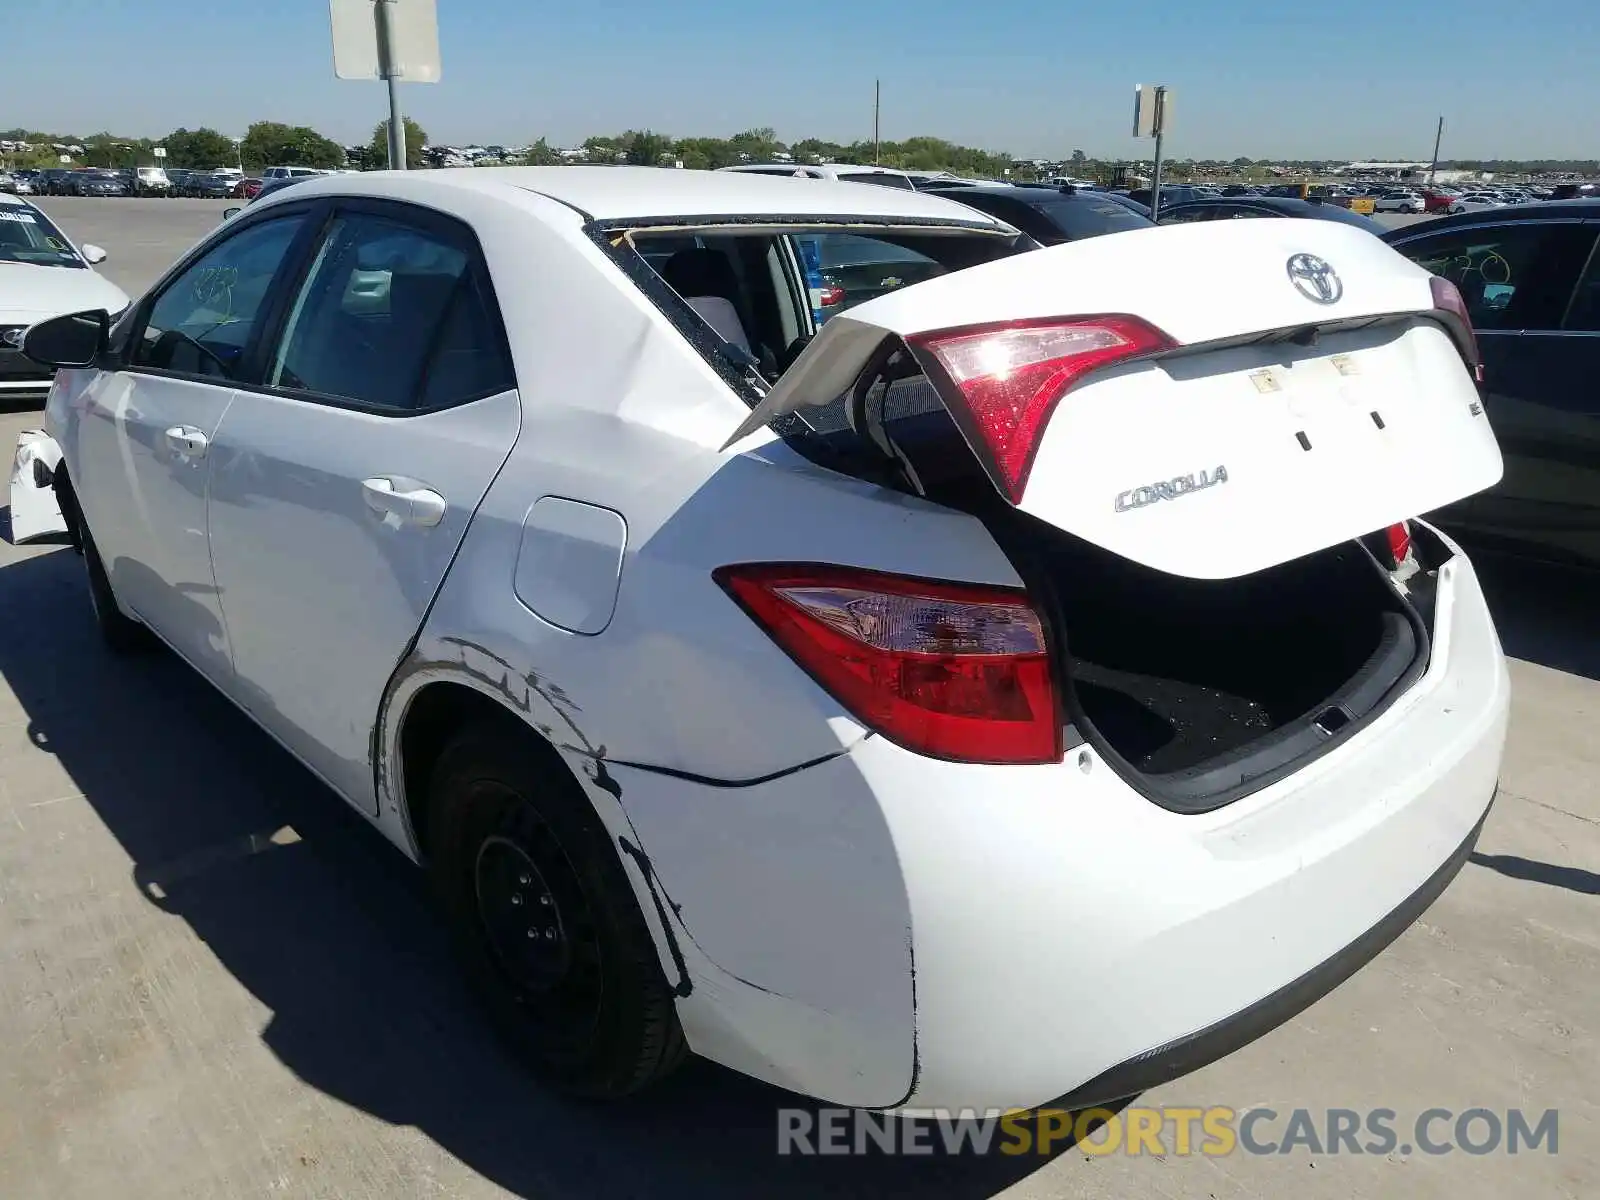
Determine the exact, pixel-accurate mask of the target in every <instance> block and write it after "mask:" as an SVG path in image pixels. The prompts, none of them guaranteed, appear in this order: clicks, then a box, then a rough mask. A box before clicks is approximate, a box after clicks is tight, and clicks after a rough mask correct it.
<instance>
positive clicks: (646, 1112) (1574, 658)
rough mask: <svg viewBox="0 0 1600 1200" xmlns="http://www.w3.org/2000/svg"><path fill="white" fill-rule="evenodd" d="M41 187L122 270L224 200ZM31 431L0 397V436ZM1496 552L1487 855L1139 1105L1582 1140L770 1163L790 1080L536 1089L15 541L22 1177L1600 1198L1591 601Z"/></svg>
mask: <svg viewBox="0 0 1600 1200" xmlns="http://www.w3.org/2000/svg"><path fill="white" fill-rule="evenodd" d="M45 205H46V207H47V208H48V209H49V210H50V211H51V213H52V214H53V215H54V216H56V217H57V218H58V219H59V220H60V221H61V223H62V224H63V226H64V227H65V228H66V229H67V230H68V232H69V233H70V234H72V236H74V237H75V238H79V239H81V240H87V241H94V242H98V243H99V244H101V245H103V246H105V247H106V248H107V249H108V250H110V251H111V255H112V258H111V261H110V262H109V263H108V264H107V267H108V273H110V272H117V273H118V274H115V275H114V277H117V278H119V279H120V280H121V281H122V282H123V283H124V285H125V286H127V287H129V289H130V290H131V291H137V290H139V288H140V287H141V286H142V285H143V284H144V283H146V282H148V281H149V280H150V279H151V278H152V277H153V276H154V275H155V273H156V272H157V271H159V270H160V269H161V267H162V266H164V265H165V263H166V262H168V261H170V259H171V258H172V257H173V256H174V255H175V254H176V253H177V252H178V251H179V250H181V249H182V248H183V246H185V245H187V244H189V243H190V242H192V241H193V240H194V239H195V238H198V237H199V236H201V235H202V234H204V233H205V232H206V231H207V230H208V229H209V228H211V227H212V226H213V225H214V224H215V221H216V220H217V217H218V213H219V212H220V209H221V208H222V207H223V205H220V204H217V205H210V204H207V203H205V202H197V201H168V202H161V201H94V200H76V199H62V200H47V201H46V202H45ZM35 423H37V414H36V413H12V414H9V415H5V416H3V417H0V444H5V445H9V444H11V443H12V442H13V441H14V438H15V435H16V433H17V432H18V431H19V430H21V429H23V428H27V427H28V426H30V425H32V424H35ZM1480 567H1481V569H1482V570H1484V571H1485V573H1486V576H1487V579H1488V584H1489V588H1490V591H1491V598H1492V602H1493V604H1494V606H1495V610H1496V614H1497V617H1498V619H1499V621H1500V624H1501V628H1502V636H1503V638H1504V640H1505V643H1506V646H1507V649H1508V651H1509V652H1510V653H1511V654H1512V655H1514V656H1515V657H1516V659H1517V661H1515V662H1514V663H1513V665H1512V674H1513V678H1514V683H1515V687H1516V698H1515V702H1514V715H1513V721H1512V727H1511V735H1510V744H1509V748H1508V752H1507V758H1506V763H1505V770H1504V775H1503V787H1502V791H1501V796H1500V802H1499V804H1498V805H1497V807H1496V809H1495V811H1494V813H1493V815H1492V816H1491V818H1490V821H1489V824H1488V827H1487V829H1486V831H1485V833H1484V836H1483V839H1482V841H1481V843H1480V845H1479V848H1478V853H1477V854H1476V855H1475V856H1474V858H1473V861H1472V862H1471V864H1469V865H1468V866H1467V867H1466V868H1465V870H1464V871H1463V873H1462V874H1461V876H1460V877H1459V878H1458V879H1457V881H1456V882H1455V883H1454V885H1453V886H1452V887H1451V888H1450V890H1449V891H1448V892H1447V893H1446V894H1445V895H1444V896H1443V898H1442V899H1441V900H1440V901H1439V902H1438V903H1437V904H1435V905H1434V907H1433V908H1432V909H1431V910H1430V911H1429V912H1428V913H1427V914H1426V916H1425V917H1424V918H1423V919H1422V920H1421V921H1420V922H1419V923H1418V924H1417V925H1416V926H1415V927H1413V928H1412V929H1411V930H1410V931H1409V932H1408V933H1406V934H1405V935H1404V936H1402V937H1401V938H1400V940H1399V941H1398V942H1397V943H1396V944H1395V945H1394V946H1392V947H1391V948H1390V949H1389V950H1387V951H1386V952H1385V953H1384V954H1382V955H1381V956H1380V957H1379V958H1378V959H1377V960H1375V961H1374V962H1373V963H1372V964H1371V965H1369V966H1368V967H1367V968H1365V969H1364V970H1363V971H1362V972H1360V973H1359V974H1358V975H1357V976H1356V977H1355V978H1353V979H1352V980H1351V981H1350V982H1348V983H1346V984H1345V985H1344V986H1343V987H1341V988H1339V989H1338V990H1337V991H1335V992H1334V993H1333V994H1332V995H1330V996H1328V997H1327V998H1325V999H1324V1000H1322V1001H1321V1002H1320V1003H1318V1004H1317V1005H1315V1006H1314V1007H1312V1008H1311V1009H1309V1010H1308V1011H1307V1012H1306V1013H1305V1014H1303V1015H1302V1016H1301V1017H1299V1018H1298V1019H1296V1020H1294V1021H1291V1022H1290V1023H1289V1024H1287V1025H1286V1026H1284V1027H1282V1028H1280V1029H1278V1030H1276V1031H1275V1032H1273V1033H1271V1034H1269V1035H1267V1036H1266V1037H1264V1038H1262V1039H1261V1040H1260V1041H1258V1042H1256V1043H1254V1044H1253V1045H1251V1046H1248V1047H1246V1048H1245V1049H1244V1050H1242V1051H1240V1052H1238V1053H1236V1054H1234V1055H1233V1056H1231V1057H1229V1058H1226V1059H1224V1060H1222V1061H1221V1062H1219V1063H1216V1064H1214V1065H1213V1066H1211V1067H1209V1068H1207V1069H1205V1070H1203V1071H1201V1072H1199V1073H1197V1074H1195V1075H1193V1076H1191V1077H1189V1078H1187V1079H1183V1080H1180V1081H1178V1082H1176V1083H1174V1084H1171V1085H1168V1086H1166V1087H1163V1088H1160V1089H1158V1090H1157V1091H1155V1092H1152V1093H1150V1094H1148V1095H1147V1096H1145V1097H1143V1098H1142V1099H1141V1101H1140V1103H1141V1104H1151V1105H1155V1104H1168V1105H1173V1104H1179V1105H1182V1104H1187V1105H1195V1106H1210V1105H1230V1106H1233V1107H1236V1108H1246V1107H1255V1106H1266V1107H1270V1108H1273V1109H1275V1110H1277V1111H1278V1112H1280V1113H1282V1114H1284V1115H1285V1117H1287V1114H1288V1113H1289V1112H1290V1111H1291V1110H1293V1109H1296V1108H1306V1109H1312V1110H1315V1111H1316V1112H1317V1113H1318V1114H1319V1115H1318V1120H1319V1123H1320V1120H1321V1117H1320V1113H1321V1110H1325V1109H1327V1108H1330V1107H1338V1108H1348V1109H1356V1110H1365V1109H1370V1108H1388V1109H1393V1110H1395V1111H1396V1113H1397V1114H1398V1120H1397V1127H1398V1128H1400V1129H1401V1130H1402V1132H1406V1131H1408V1130H1409V1128H1410V1122H1411V1121H1413V1120H1414V1119H1415V1118H1416V1117H1417V1116H1418V1115H1420V1114H1421V1113H1423V1112H1424V1111H1425V1110H1427V1109H1430V1108H1436V1107H1437V1108H1447V1109H1450V1110H1453V1111H1454V1112H1457V1113H1459V1112H1461V1111H1464V1110H1466V1109H1469V1108H1472V1107H1485V1108H1489V1109H1494V1110H1498V1111H1500V1112H1502V1113H1503V1112H1504V1111H1505V1110H1506V1109H1509V1108H1514V1107H1520V1108H1523V1109H1525V1110H1529V1111H1530V1112H1531V1113H1532V1114H1533V1116H1534V1117H1535V1118H1536V1117H1537V1115H1538V1114H1539V1113H1541V1112H1542V1111H1543V1110H1545V1109H1550V1108H1554V1109H1559V1112H1560V1115H1559V1143H1558V1145H1559V1152H1558V1153H1557V1154H1555V1155H1548V1154H1546V1153H1544V1152H1543V1151H1540V1152H1537V1153H1528V1152H1526V1151H1525V1152H1524V1153H1523V1154H1521V1155H1519V1156H1517V1157H1514V1158H1513V1157H1508V1156H1506V1155H1504V1154H1497V1155H1491V1156H1488V1157H1481V1158H1480V1157H1473V1156H1469V1155H1467V1154H1466V1153H1464V1152H1462V1151H1460V1150H1457V1151H1456V1152H1455V1153H1452V1154H1449V1155H1445V1156H1441V1157H1430V1156H1424V1155H1421V1154H1414V1155H1411V1156H1409V1157H1408V1156H1403V1155H1400V1154H1398V1153H1396V1154H1392V1155H1387V1156H1366V1157H1351V1156H1349V1155H1341V1156H1336V1157H1315V1156H1312V1155H1310V1154H1308V1153H1306V1152H1304V1151H1303V1150H1302V1151H1296V1152H1294V1153H1290V1154H1286V1155H1276V1156H1267V1157H1254V1156H1248V1155H1244V1154H1235V1155H1233V1156H1231V1157H1227V1158H1209V1157H1202V1156H1188V1157H1182V1156H1178V1155H1174V1154H1169V1155H1166V1156H1162V1157H1155V1156H1147V1157H1138V1158H1130V1157H1127V1156H1125V1155H1121V1154H1116V1155H1111V1156H1107V1157H1097V1156H1092V1155H1088V1154H1085V1153H1084V1152H1083V1151H1082V1150H1081V1149H1069V1150H1066V1151H1065V1152H1063V1153H1058V1154H1056V1155H1054V1156H1052V1157H1050V1158H1049V1159H1046V1160H1041V1159H1038V1158H1033V1157H1009V1156H1002V1155H998V1154H995V1155H990V1156H988V1157H985V1158H965V1159H955V1160H952V1159H945V1158H932V1159H925V1158H923V1159H919V1158H910V1159H886V1158H882V1157H872V1158H866V1159H783V1160H779V1159H777V1158H776V1157H775V1154H774V1149H775V1146H776V1141H777V1138H776V1119H775V1115H774V1111H775V1109H777V1108H778V1107H780V1106H784V1105H786V1104H788V1103H791V1102H792V1101H791V1100H790V1098H787V1097H785V1096H783V1095H782V1094H780V1093H778V1092H776V1091H774V1090H772V1089H770V1088H766V1087H763V1086H760V1085H757V1084H754V1083H751V1082H749V1081H746V1080H743V1079H741V1078H738V1077H736V1076H734V1075H732V1074H730V1073H728V1072H726V1071H723V1070H721V1069H719V1068H715V1067H712V1066H709V1065H706V1064H698V1063H697V1064H692V1065H691V1066H690V1067H688V1068H687V1069H686V1070H685V1071H684V1072H682V1074H681V1075H679V1076H678V1077H676V1078H675V1079H674V1080H673V1081H671V1082H670V1083H669V1084H668V1085H666V1087H665V1088H664V1090H662V1091H661V1092H658V1093H654V1094H651V1095H649V1096H647V1097H644V1098H641V1099H640V1100H639V1101H638V1102H636V1103H632V1104H628V1105H625V1106H622V1107H620V1108H614V1109H602V1108H596V1107H591V1106H587V1105H581V1104H574V1103H568V1102H564V1101H561V1100H557V1099H554V1098H552V1097H550V1096H547V1095H545V1094H544V1093H542V1092H541V1091H540V1090H539V1089H538V1088H537V1087H536V1086H534V1085H533V1084H532V1083H531V1082H530V1081H529V1080H528V1079H526V1078H525V1077H524V1076H523V1075H522V1074H521V1073H520V1072H519V1071H518V1070H517V1069H516V1068H515V1067H514V1066H512V1065H511V1063H510V1062H509V1061H508V1059H507V1058H506V1056H505V1055H504V1054H503V1053H502V1052H501V1050H500V1049H499V1047H498V1046H497V1045H496V1044H495V1043H494V1042H493V1041H492V1040H491V1039H490V1038H489V1037H488V1036H486V1035H485V1033H484V1032H483V1027H482V1025H481V1022H480V1021H479V1020H478V1018H477V1016H476V1014H475V1013H474V1011H473V1009H472V1007H471V1005H470V1003H469V1002H468V1000H467V998H466V997H465V996H464V995H463V993H462V990H461V989H460V988H459V987H458V985H457V983H456V980H455V976H454V974H453V973H452V970H451V966H450V962H449V958H448V954H447V953H446V949H445V946H444V943H443V938H442V933H441V930H440V927H439V925H438V923H437V922H436V920H435V919H434V918H433V916H432V914H431V911H430V909H429V907H428V905H427V902H426V898H425V896H424V894H423V892H422V889H421V887H420V883H419V879H418V878H417V875H416V872H414V871H413V869H412V868H411V867H410V866H409V865H408V864H407V863H405V862H404V860H403V859H401V858H400V856H399V855H398V854H396V853H395V852H394V851H392V850H391V849H390V848H389V847H388V846H387V844H386V843H384V842H382V841H381V840H380V839H379V838H378V837H377V836H376V835H375V834H373V833H372V832H371V831H370V830H369V829H368V828H367V827H366V826H365V825H364V824H363V823H362V822H361V821H360V820H358V819H357V818H355V817H354V816H350V815H347V814H346V812H345V810H344V809H343V807H342V806H341V805H340V804H339V803H338V802H337V801H336V800H335V799H334V798H333V797H331V796H330V795H328V794H327V793H326V792H324V791H323V790H322V788H321V787H320V785H318V784H317V783H316V782H314V781H313V780H312V779H311V778H310V777H309V776H308V775H306V774H305V772H304V771H302V770H301V769H300V768H299V767H298V766H297V765H295V764H294V763H293V762H291V761H289V760H288V759H287V758H286V757H285V755H284V754H283V753H282V752H281V751H279V750H278V749H277V747H276V746H275V745H274V744H273V743H271V742H270V741H269V740H268V739H267V738H266V737H265V736H264V735H262V734H260V733H259V732H257V731H256V730H255V729H254V728H253V727H252V726H251V725H249V724H248V722H246V721H245V719H244V718H242V717H241V716H239V715H238V713H237V712H235V711H234V710H233V709H232V708H231V707H230V706H229V705H228V704H227V703H226V702H224V701H223V700H221V699H220V698H218V697H217V696H216V695H215V694H214V693H212V692H211V691H209V690H208V688H207V686H206V685H205V684H203V683H202V682H200V681H199V680H198V678H196V677H194V676H192V675H191V674H190V673H189V672H188V671H187V670H186V669H185V668H183V667H182V666H180V665H179V664H178V663H177V662H176V661H175V660H173V659H172V658H171V657H170V656H168V655H165V654H155V655H151V656H149V657H146V658H143V659H138V660H131V661H121V660H113V659H112V658H110V657H109V656H108V655H107V654H106V653H105V652H104V651H103V650H102V649H101V647H100V645H99V643H98V641H97V638H96V635H95V633H94V629H93V625H92V618H91V615H90V609H89V604H88V600H87V597H86V594H85V589H84V583H83V568H82V563H81V560H79V559H78V558H76V557H75V556H73V555H72V554H71V553H70V552H69V551H66V550H64V549H62V548H60V547H58V546H32V547H10V546H4V545H0V620H3V625H4V627H5V628H9V629H10V630H12V635H11V636H10V637H7V638H4V639H0V679H3V684H0V1197H5V1200H35V1198H37V1200H46V1198H48V1200H78V1198H83V1200H100V1198H101V1197H105V1196H112V1195H116V1196H129V1197H141V1198H143V1197H152V1198H163V1200H164V1198H166V1197H205V1198H207V1200H209V1198H211V1197H222V1196H227V1197H234V1196H238V1197H257V1196H261V1197H266V1196H278V1195H288V1196H297V1197H298V1196H328V1197H373V1198H378V1197H382V1198H385V1200H387V1198H389V1197H402V1196H404V1197H409V1196H450V1197H488V1196H500V1195H506V1194H512V1195H518V1196H529V1197H533V1196H538V1197H552V1198H556V1200H560V1198H571V1200H591V1198H592V1197H623V1196H639V1197H656V1196H663V1197H679V1196H689V1195H694V1196H695V1197H697V1198H702V1197H708V1196H727V1197H730V1198H731V1197H740V1198H743V1197H748V1196H751V1195H757V1194H759V1195H763V1196H795V1197H800V1196H813V1195H828V1196H833V1197H864V1198H865V1197H901V1196H904V1197H910V1196H918V1197H925V1196H937V1197H950V1198H956V1200H967V1198H974V1200H976V1198H978V1197H989V1196H993V1195H997V1194H1001V1193H1003V1194H1005V1195H1007V1196H1015V1197H1019V1198H1021V1197H1026V1198H1029V1200H1067V1198H1069V1197H1090V1196H1125V1195H1155V1196H1164V1197H1185V1198H1189V1197H1194V1198H1197V1200H1209V1198H1231V1197H1249V1196H1263V1197H1279V1196H1286V1195H1291V1194H1292V1195H1294V1196H1296V1197H1298V1198H1299V1200H1321V1198H1324V1197H1326V1198H1327V1200H1346V1198H1347V1197H1352V1196H1374V1197H1397V1198H1398V1197H1404V1198H1407V1200H1412V1198H1427V1197H1438V1198H1440V1200H1443V1198H1445V1197H1449V1198H1450V1200H1473V1198H1476V1197H1484V1198H1488V1197H1496V1198H1498V1197H1500V1196H1503V1195H1506V1194H1510V1193H1513V1192H1514V1193H1515V1194H1519V1195H1525V1196H1537V1197H1547V1196H1550V1197H1553V1196H1572V1197H1577V1196H1593V1195H1596V1194H1597V1193H1600V1108H1597V1104H1596V1099H1597V1092H1596V1090H1595V1086H1594V1081H1595V1079H1596V1078H1597V1077H1600V1044H1597V1035H1600V1004H1597V997H1600V739H1597V738H1596V737H1595V735H1594V730H1595V728H1596V727H1597V722H1600V682H1597V681H1600V626H1597V624H1596V619H1595V611H1594V596H1595V594H1596V592H1595V588H1594V583H1593V581H1592V580H1583V579H1575V578H1572V577H1568V576H1563V575H1560V574H1556V573H1552V572H1547V571H1536V570H1530V569H1528V568H1525V567H1520V566H1517V565H1515V564H1510V563H1506V562H1503V561H1497V560H1492V559H1480ZM1175 986H1182V984H1181V981H1175ZM1062 1019H1063V1027H1064V1028H1065V1029H1068V1030H1070V1022H1071V1014H1070V1013H1064V1014H1062ZM1028 1035H1029V1033H1028V1031H1019V1036H1028ZM1446 1129H1448V1123H1446V1124H1445V1125H1443V1126H1440V1127H1438V1128H1437V1129H1436V1130H1435V1132H1436V1133H1438V1132H1440V1131H1442V1130H1446ZM1283 1132H1284V1126H1283V1123H1282V1122H1281V1121H1280V1122H1278V1123H1276V1124H1274V1125H1272V1126H1269V1127H1266V1132H1265V1134H1264V1136H1268V1137H1271V1138H1277V1137H1281V1136H1282V1134H1283ZM1168 1148H1169V1149H1171V1146H1170V1143H1169V1147H1168Z"/></svg>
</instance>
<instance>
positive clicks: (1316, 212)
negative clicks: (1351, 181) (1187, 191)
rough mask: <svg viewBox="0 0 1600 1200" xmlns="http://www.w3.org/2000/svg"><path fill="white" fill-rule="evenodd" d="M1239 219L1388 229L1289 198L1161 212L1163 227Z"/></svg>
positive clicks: (1242, 199) (1232, 200)
mask: <svg viewBox="0 0 1600 1200" xmlns="http://www.w3.org/2000/svg"><path fill="white" fill-rule="evenodd" d="M1239 217H1299V218H1302V219H1305V220H1311V221H1337V222H1339V223H1340V224H1341V225H1353V226H1355V227H1356V228H1357V229H1365V230H1366V231H1367V232H1368V233H1372V234H1382V233H1383V232H1384V226H1383V225H1381V224H1379V223H1378V222H1377V221H1374V220H1373V219H1372V218H1371V217H1366V216H1362V215H1361V214H1360V213H1358V212H1351V211H1350V210H1349V209H1348V208H1344V207H1342V206H1340V205H1338V204H1333V203H1329V202H1327V201H1323V200H1293V199H1290V198H1289V197H1287V196H1229V197H1224V198H1222V199H1220V200H1191V201H1189V202H1188V203H1185V204H1174V205H1172V206H1171V207H1170V208H1168V207H1163V208H1162V210H1161V218H1160V220H1161V224H1163V225H1182V224H1186V223H1188V222H1191V221H1230V220H1233V219H1235V218H1239Z"/></svg>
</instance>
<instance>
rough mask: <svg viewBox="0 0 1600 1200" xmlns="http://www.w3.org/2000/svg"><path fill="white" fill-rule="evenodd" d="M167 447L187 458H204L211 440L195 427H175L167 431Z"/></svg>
mask: <svg viewBox="0 0 1600 1200" xmlns="http://www.w3.org/2000/svg"><path fill="white" fill-rule="evenodd" d="M167 445H168V446H170V447H172V449H173V450H175V451H176V452H177V453H179V454H181V455H183V456H184V457H185V458H204V457H205V456H206V451H207V450H208V449H210V447H211V439H210V438H208V437H207V436H206V435H205V434H203V433H201V432H200V430H198V429H196V428H195V427H194V426H193V425H174V426H173V427H172V428H171V429H169V430H167Z"/></svg>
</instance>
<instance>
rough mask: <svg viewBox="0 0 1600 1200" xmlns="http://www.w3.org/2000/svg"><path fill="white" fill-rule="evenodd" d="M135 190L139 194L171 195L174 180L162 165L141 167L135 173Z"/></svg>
mask: <svg viewBox="0 0 1600 1200" xmlns="http://www.w3.org/2000/svg"><path fill="white" fill-rule="evenodd" d="M133 191H134V194H135V195H139V196H170V195H172V194H173V191H172V180H170V179H169V178H167V173H166V171H165V170H164V169H163V168H161V167H140V168H139V169H138V170H137V171H136V172H135V173H134V182H133Z"/></svg>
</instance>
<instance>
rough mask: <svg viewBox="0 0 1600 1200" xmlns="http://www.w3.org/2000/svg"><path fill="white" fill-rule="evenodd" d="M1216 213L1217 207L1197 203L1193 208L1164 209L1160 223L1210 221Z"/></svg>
mask: <svg viewBox="0 0 1600 1200" xmlns="http://www.w3.org/2000/svg"><path fill="white" fill-rule="evenodd" d="M1215 215H1216V209H1214V208H1213V207H1212V206H1211V205H1209V204H1203V205H1196V206H1195V207H1193V208H1181V209H1174V210H1173V211H1171V212H1167V211H1163V212H1162V213H1161V215H1160V219H1159V223H1160V224H1162V225H1187V224H1189V223H1191V222H1194V221H1209V220H1211V218H1212V217H1214V216H1215Z"/></svg>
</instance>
